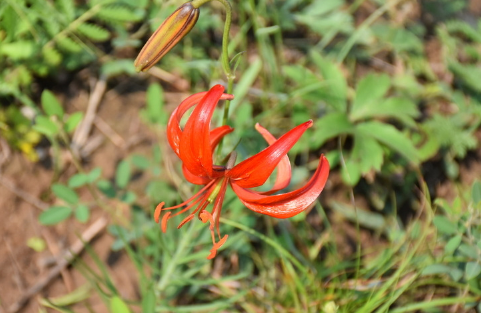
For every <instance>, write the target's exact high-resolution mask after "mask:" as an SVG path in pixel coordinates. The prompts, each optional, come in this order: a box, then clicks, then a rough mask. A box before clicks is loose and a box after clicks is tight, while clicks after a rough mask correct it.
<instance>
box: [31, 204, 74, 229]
mask: <svg viewBox="0 0 481 313" xmlns="http://www.w3.org/2000/svg"><path fill="white" fill-rule="evenodd" d="M70 214H72V208H69V207H66V206H53V207H50V208H49V209H47V210H46V211H44V212H42V213H41V214H40V216H39V217H38V220H39V222H40V224H42V225H55V224H57V223H59V222H61V221H63V220H65V219H67V218H68V217H69V216H70Z"/></svg>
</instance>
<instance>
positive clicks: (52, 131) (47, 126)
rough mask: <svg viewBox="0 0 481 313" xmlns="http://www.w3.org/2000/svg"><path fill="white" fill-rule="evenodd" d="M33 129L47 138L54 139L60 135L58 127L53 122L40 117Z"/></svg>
mask: <svg viewBox="0 0 481 313" xmlns="http://www.w3.org/2000/svg"><path fill="white" fill-rule="evenodd" d="M33 128H34V129H35V130H36V131H38V132H39V133H42V134H44V135H46V136H50V137H54V136H55V135H57V134H58V130H59V128H58V125H57V124H55V122H53V121H51V120H50V119H49V118H48V117H46V116H43V115H39V116H37V118H36V119H35V125H34V126H33Z"/></svg>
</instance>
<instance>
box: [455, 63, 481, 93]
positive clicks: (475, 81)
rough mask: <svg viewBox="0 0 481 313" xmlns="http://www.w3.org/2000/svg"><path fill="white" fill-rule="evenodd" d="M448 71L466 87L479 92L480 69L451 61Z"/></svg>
mask: <svg viewBox="0 0 481 313" xmlns="http://www.w3.org/2000/svg"><path fill="white" fill-rule="evenodd" d="M449 69H450V70H451V71H452V72H453V73H454V75H456V76H457V77H458V78H460V79H461V81H463V82H464V83H465V84H466V85H467V86H468V87H470V88H472V89H473V90H475V91H477V92H481V85H480V84H479V77H481V68H479V67H477V66H475V65H473V64H461V63H458V62H454V61H453V62H449Z"/></svg>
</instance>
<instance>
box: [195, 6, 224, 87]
mask: <svg viewBox="0 0 481 313" xmlns="http://www.w3.org/2000/svg"><path fill="white" fill-rule="evenodd" d="M210 1H212V0H194V1H192V6H193V7H194V8H198V7H200V6H201V5H203V4H205V3H207V2H210ZM217 1H219V2H220V3H222V4H223V5H224V8H225V13H226V16H225V23H224V34H223V35H222V55H221V62H222V67H223V68H224V72H225V75H226V76H227V80H228V81H230V80H231V79H233V77H232V76H233V74H232V69H231V68H230V65H229V63H230V62H229V51H228V47H229V44H228V40H229V32H230V24H231V23H232V7H231V5H230V3H229V1H227V0H217Z"/></svg>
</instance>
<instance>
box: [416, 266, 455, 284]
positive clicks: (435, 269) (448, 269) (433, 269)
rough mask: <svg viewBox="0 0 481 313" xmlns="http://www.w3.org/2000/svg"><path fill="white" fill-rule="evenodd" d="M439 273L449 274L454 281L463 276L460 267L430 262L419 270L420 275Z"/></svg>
mask: <svg viewBox="0 0 481 313" xmlns="http://www.w3.org/2000/svg"><path fill="white" fill-rule="evenodd" d="M439 274H446V275H449V276H451V278H452V279H453V280H454V281H458V280H459V279H460V278H461V277H462V276H463V272H462V271H461V270H460V269H458V268H455V267H452V266H448V265H444V264H430V265H428V266H426V267H425V268H424V269H423V270H422V271H421V276H428V275H439Z"/></svg>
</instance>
